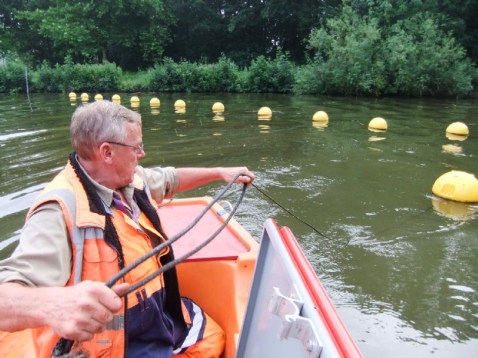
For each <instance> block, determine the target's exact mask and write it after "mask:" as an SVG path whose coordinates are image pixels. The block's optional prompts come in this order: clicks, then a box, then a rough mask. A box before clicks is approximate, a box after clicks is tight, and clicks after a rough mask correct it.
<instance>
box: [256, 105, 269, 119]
mask: <svg viewBox="0 0 478 358" xmlns="http://www.w3.org/2000/svg"><path fill="white" fill-rule="evenodd" d="M257 115H258V116H259V117H270V116H272V111H271V109H270V108H269V107H261V108H260V109H259V111H258V112H257Z"/></svg>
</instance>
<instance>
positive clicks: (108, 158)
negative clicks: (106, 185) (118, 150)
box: [98, 142, 113, 164]
mask: <svg viewBox="0 0 478 358" xmlns="http://www.w3.org/2000/svg"><path fill="white" fill-rule="evenodd" d="M98 154H99V156H100V158H101V160H102V161H103V162H105V163H107V164H111V163H112V161H113V151H112V148H111V145H110V144H109V143H106V142H105V143H103V144H102V145H100V147H99V148H98Z"/></svg>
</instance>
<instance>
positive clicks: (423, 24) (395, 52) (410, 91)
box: [384, 14, 476, 96]
mask: <svg viewBox="0 0 478 358" xmlns="http://www.w3.org/2000/svg"><path fill="white" fill-rule="evenodd" d="M384 55H385V58H386V59H387V68H388V69H389V73H390V79H389V84H390V85H389V88H388V91H387V92H388V93H391V94H393V93H397V94H401V95H411V96H467V95H469V94H470V93H471V92H472V90H473V86H472V79H473V73H474V72H476V70H475V69H473V67H472V65H471V62H470V61H469V59H467V58H466V55H465V51H464V49H463V48H462V47H461V46H460V45H458V44H457V43H456V41H455V40H454V39H453V37H451V36H450V35H446V34H444V33H443V32H442V31H441V30H440V29H439V27H438V25H437V24H436V22H435V21H434V20H433V18H431V17H430V16H427V14H416V15H414V16H412V17H410V18H408V19H406V20H403V21H399V22H397V23H396V24H395V25H394V26H392V27H391V31H390V36H389V37H388V38H387V40H386V42H385V45H384Z"/></svg>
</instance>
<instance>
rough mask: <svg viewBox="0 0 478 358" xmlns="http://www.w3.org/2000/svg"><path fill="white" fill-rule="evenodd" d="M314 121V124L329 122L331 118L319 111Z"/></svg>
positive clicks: (313, 118)
mask: <svg viewBox="0 0 478 358" xmlns="http://www.w3.org/2000/svg"><path fill="white" fill-rule="evenodd" d="M312 120H313V121H314V122H327V121H328V120H329V116H328V115H327V113H325V112H324V111H318V112H315V114H314V116H313V117H312Z"/></svg>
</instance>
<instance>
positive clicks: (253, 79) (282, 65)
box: [248, 51, 295, 93]
mask: <svg viewBox="0 0 478 358" xmlns="http://www.w3.org/2000/svg"><path fill="white" fill-rule="evenodd" d="M248 74H249V81H248V82H249V88H250V90H251V92H278V93H287V92H291V91H292V87H293V85H294V82H295V79H294V66H293V65H292V63H291V62H290V61H289V59H288V56H286V55H285V54H283V53H282V52H281V51H278V53H277V56H276V58H275V60H270V59H266V58H265V57H264V56H259V57H258V58H257V59H256V60H254V61H252V64H251V66H250V68H249V73H248Z"/></svg>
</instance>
